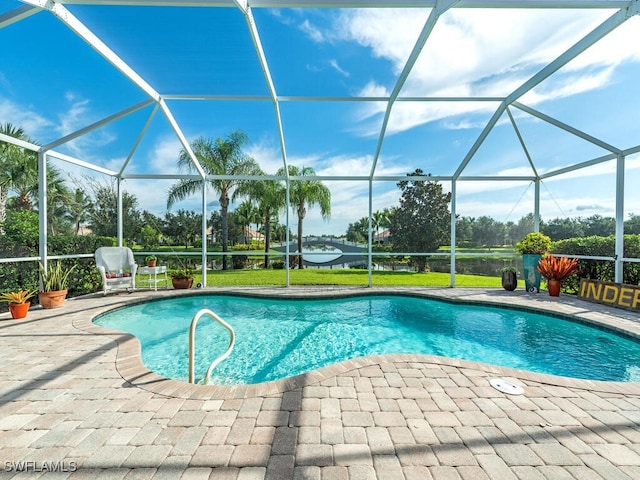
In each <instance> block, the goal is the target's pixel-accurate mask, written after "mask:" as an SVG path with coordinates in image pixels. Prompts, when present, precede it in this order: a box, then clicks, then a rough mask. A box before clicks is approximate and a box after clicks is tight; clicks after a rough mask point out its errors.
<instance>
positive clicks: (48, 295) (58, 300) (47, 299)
mask: <svg viewBox="0 0 640 480" xmlns="http://www.w3.org/2000/svg"><path fill="white" fill-rule="evenodd" d="M38 298H39V299H40V305H42V308H60V307H62V306H63V305H64V301H65V299H66V298H67V291H66V290H56V291H53V292H40V293H39V294H38Z"/></svg>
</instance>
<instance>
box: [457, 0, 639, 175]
mask: <svg viewBox="0 0 640 480" xmlns="http://www.w3.org/2000/svg"><path fill="white" fill-rule="evenodd" d="M632 6H633V2H629V4H627V5H626V6H625V8H623V9H620V10H618V11H617V12H616V13H614V14H613V15H611V16H610V17H609V18H607V19H606V20H605V21H604V22H602V23H601V24H600V25H598V26H597V27H596V28H594V29H593V30H592V31H591V32H589V33H588V34H587V35H585V36H584V37H582V38H581V39H580V40H578V41H577V42H576V43H575V44H574V45H573V46H571V47H570V48H568V49H567V50H565V52H564V53H562V54H561V55H560V56H558V57H557V58H556V59H555V60H553V61H552V62H551V63H549V64H548V65H547V66H546V67H544V68H543V69H542V70H540V71H539V72H538V73H536V74H535V75H534V76H533V77H531V78H530V79H529V80H527V81H526V82H525V83H523V84H522V85H521V86H520V87H518V88H517V89H516V90H514V91H513V92H512V93H511V94H510V95H508V96H507V97H506V98H505V100H504V103H503V104H502V105H501V106H500V107H498V109H497V110H496V112H495V113H494V114H493V116H492V117H491V119H490V120H489V123H488V124H487V125H486V126H485V128H484V129H483V131H482V132H481V133H480V136H479V137H478V139H477V140H476V142H475V143H474V144H473V146H472V147H471V149H470V150H469V152H468V153H467V155H466V156H465V158H464V160H463V161H462V163H461V164H460V166H459V167H458V169H457V170H456V173H455V174H454V178H458V177H459V176H460V175H461V174H462V172H463V171H464V169H465V168H466V166H467V165H468V164H469V162H470V161H471V159H472V158H473V156H474V155H475V153H476V152H477V151H478V148H480V146H481V145H482V143H483V142H484V140H485V139H486V138H487V136H488V135H489V133H490V132H491V130H492V129H493V127H494V126H495V124H496V123H497V122H498V120H499V118H500V116H501V115H502V113H503V112H504V110H505V109H506V107H507V106H509V105H511V104H513V103H514V102H516V100H518V99H519V98H520V97H522V96H523V95H524V94H526V93H528V92H530V91H531V90H533V89H534V88H535V87H536V86H538V85H539V84H540V83H541V82H543V81H544V80H546V79H547V78H549V77H550V76H551V75H553V74H554V73H555V72H557V71H558V70H560V69H561V68H562V67H564V66H565V65H566V64H567V63H569V62H570V61H571V60H573V59H574V58H575V57H577V56H578V55H579V54H581V53H582V52H584V51H585V50H587V49H588V48H589V47H591V46H593V45H594V44H595V43H596V42H598V41H599V40H601V39H602V38H603V37H604V36H606V35H607V34H608V33H610V32H612V31H613V30H615V29H616V28H617V27H619V26H620V25H621V24H623V23H624V22H625V21H627V20H628V19H629V18H630V17H631V16H632V15H634V14H637V10H638V6H637V5H635V6H634V7H635V8H631V7H632Z"/></svg>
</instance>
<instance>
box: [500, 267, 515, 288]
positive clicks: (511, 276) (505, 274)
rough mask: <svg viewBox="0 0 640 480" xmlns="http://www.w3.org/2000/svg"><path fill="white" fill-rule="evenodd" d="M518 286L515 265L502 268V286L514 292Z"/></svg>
mask: <svg viewBox="0 0 640 480" xmlns="http://www.w3.org/2000/svg"><path fill="white" fill-rule="evenodd" d="M517 286H518V274H517V272H516V268H515V267H510V266H509V267H504V268H503V269H502V287H503V288H504V289H505V290H509V291H510V292H512V291H513V290H515V289H516V287H517Z"/></svg>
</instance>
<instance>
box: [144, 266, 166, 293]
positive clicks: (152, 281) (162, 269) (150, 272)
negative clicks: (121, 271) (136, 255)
mask: <svg viewBox="0 0 640 480" xmlns="http://www.w3.org/2000/svg"><path fill="white" fill-rule="evenodd" d="M138 274H139V275H146V276H147V279H146V280H142V279H141V280H140V283H147V284H149V290H151V286H152V285H153V289H154V290H155V291H157V290H158V282H162V281H164V288H165V289H167V288H169V282H168V280H167V267H166V266H164V265H162V266H159V267H138ZM158 274H164V280H163V279H162V277H160V278H158ZM151 277H153V278H151Z"/></svg>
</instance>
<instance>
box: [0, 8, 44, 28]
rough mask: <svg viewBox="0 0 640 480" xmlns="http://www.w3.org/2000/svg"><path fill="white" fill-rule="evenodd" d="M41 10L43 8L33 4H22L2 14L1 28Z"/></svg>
mask: <svg viewBox="0 0 640 480" xmlns="http://www.w3.org/2000/svg"><path fill="white" fill-rule="evenodd" d="M40 12H41V10H40V9H39V8H36V7H34V6H32V5H21V6H20V7H18V8H14V9H13V10H10V11H8V12H6V13H3V14H2V15H0V28H4V27H7V26H9V25H11V24H12V23H16V22H19V21H20V20H24V19H25V18H27V17H30V16H31V15H35V14H36V13H40Z"/></svg>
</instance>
